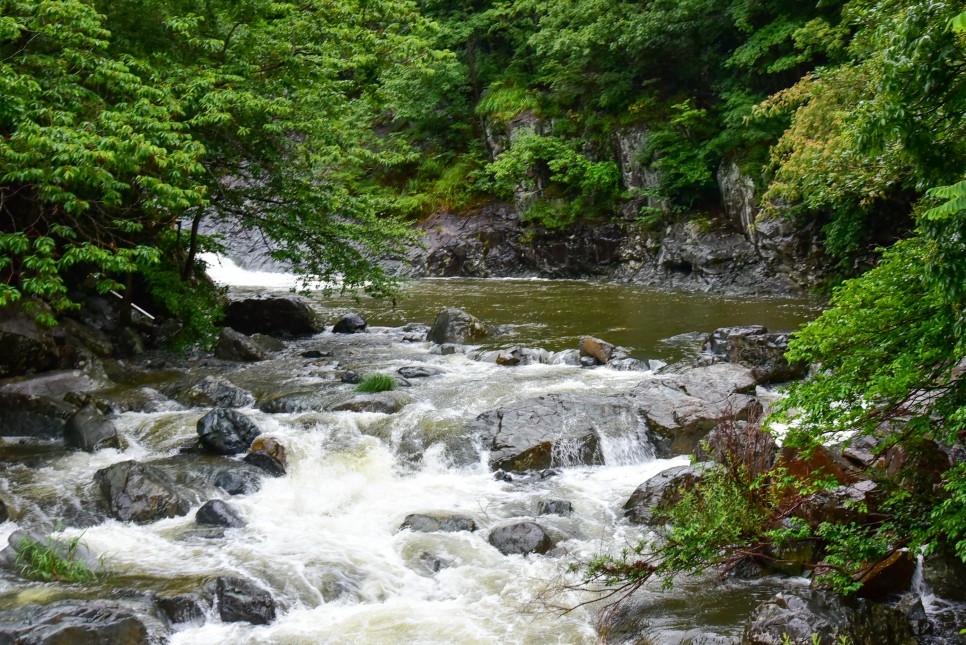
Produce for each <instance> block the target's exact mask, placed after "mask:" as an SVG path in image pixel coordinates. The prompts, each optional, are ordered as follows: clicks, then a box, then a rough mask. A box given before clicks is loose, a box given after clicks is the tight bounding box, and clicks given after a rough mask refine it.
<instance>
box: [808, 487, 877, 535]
mask: <svg viewBox="0 0 966 645" xmlns="http://www.w3.org/2000/svg"><path fill="white" fill-rule="evenodd" d="M881 497H882V494H881V493H880V491H879V488H878V486H877V485H876V483H875V482H873V481H871V480H868V479H863V480H861V481H858V482H856V483H854V484H851V485H849V486H839V487H837V488H834V489H832V490H826V491H819V492H817V493H813V494H811V495H809V496H808V497H806V498H805V499H804V500H803V501H802V502H801V504H799V505H798V507H797V508H796V509H795V511H794V512H793V516H794V517H800V518H802V519H803V520H805V522H806V523H807V524H808V525H809V526H810V527H812V528H813V529H817V528H818V527H819V526H820V525H821V524H823V523H826V522H828V523H839V522H844V523H849V522H855V523H857V524H863V523H866V522H869V521H870V516H869V514H870V513H874V512H875V509H876V507H877V506H878V503H879V500H880V498H881Z"/></svg>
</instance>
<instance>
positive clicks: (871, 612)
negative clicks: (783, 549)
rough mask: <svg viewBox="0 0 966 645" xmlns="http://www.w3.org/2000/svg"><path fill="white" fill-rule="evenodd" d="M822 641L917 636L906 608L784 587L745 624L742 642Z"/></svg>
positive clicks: (898, 643) (889, 644)
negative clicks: (797, 590) (898, 609)
mask: <svg viewBox="0 0 966 645" xmlns="http://www.w3.org/2000/svg"><path fill="white" fill-rule="evenodd" d="M813 635H817V636H818V638H819V639H820V640H821V642H822V643H837V642H839V640H840V639H841V638H846V639H848V642H849V643H851V644H852V645H913V644H914V643H916V642H917V640H916V638H915V636H914V635H913V633H912V629H911V627H910V626H909V622H908V620H907V619H906V616H905V615H903V614H902V612H900V611H897V610H895V609H892V608H889V607H887V606H885V605H880V604H878V603H875V602H872V601H870V600H865V599H863V598H843V597H842V596H839V595H836V594H833V593H831V592H827V591H818V590H809V591H805V590H803V591H799V592H794V593H792V592H787V593H780V594H778V595H776V596H775V597H773V598H772V599H771V600H768V601H767V602H765V603H763V604H761V605H759V606H758V607H757V608H756V609H755V611H754V612H752V614H751V617H750V619H749V622H748V626H747V627H746V628H745V633H744V636H743V638H742V641H741V642H742V645H782V643H784V642H786V641H785V637H786V636H787V637H788V640H790V641H791V642H793V643H811V642H812V638H813Z"/></svg>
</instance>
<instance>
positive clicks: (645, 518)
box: [624, 465, 705, 524]
mask: <svg viewBox="0 0 966 645" xmlns="http://www.w3.org/2000/svg"><path fill="white" fill-rule="evenodd" d="M704 470H705V469H704V467H702V466H699V465H695V466H674V467H673V468H668V469H667V470H662V471H661V472H659V473H658V474H657V475H655V476H653V477H651V478H650V479H648V480H647V481H646V482H644V483H643V484H641V485H640V486H638V487H637V488H636V489H635V490H634V492H633V493H631V496H630V497H629V498H628V500H627V501H626V502H625V503H624V517H626V518H627V521H629V522H630V523H631V524H662V523H663V519H662V518H661V511H665V510H667V509H668V508H670V507H671V506H673V505H674V504H677V503H678V502H679V501H681V498H682V497H683V496H684V493H685V492H687V491H688V490H690V489H692V488H694V486H695V484H697V483H698V482H699V481H701V478H702V476H703V475H704Z"/></svg>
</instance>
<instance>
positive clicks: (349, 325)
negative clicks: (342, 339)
mask: <svg viewBox="0 0 966 645" xmlns="http://www.w3.org/2000/svg"><path fill="white" fill-rule="evenodd" d="M367 326H368V325H367V324H366V321H365V320H363V319H362V316H360V315H359V314H346V315H344V316H342V318H340V319H339V322H337V323H336V324H335V325H334V326H333V327H332V333H333V334H362V333H365V331H366V327H367Z"/></svg>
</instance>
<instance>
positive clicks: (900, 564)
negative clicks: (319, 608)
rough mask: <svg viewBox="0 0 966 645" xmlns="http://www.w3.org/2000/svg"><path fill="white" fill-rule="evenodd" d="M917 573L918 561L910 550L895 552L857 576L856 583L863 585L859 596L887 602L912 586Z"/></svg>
mask: <svg viewBox="0 0 966 645" xmlns="http://www.w3.org/2000/svg"><path fill="white" fill-rule="evenodd" d="M915 572H916V559H915V558H913V557H912V554H910V553H909V550H908V549H900V550H898V551H895V552H894V553H891V554H889V556H888V557H886V558H885V559H884V560H880V561H879V562H876V563H874V564H872V565H870V566H869V567H867V568H866V569H865V570H863V571H860V572H859V573H858V574H856V575H855V581H856V582H861V583H862V588H861V589H859V592H858V593H859V596H861V597H862V598H868V599H869V600H885V599H887V598H889V597H891V596H898V595H899V594H902V593H904V592H906V591H908V590H909V588H910V587H911V586H912V576H913V574H915Z"/></svg>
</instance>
